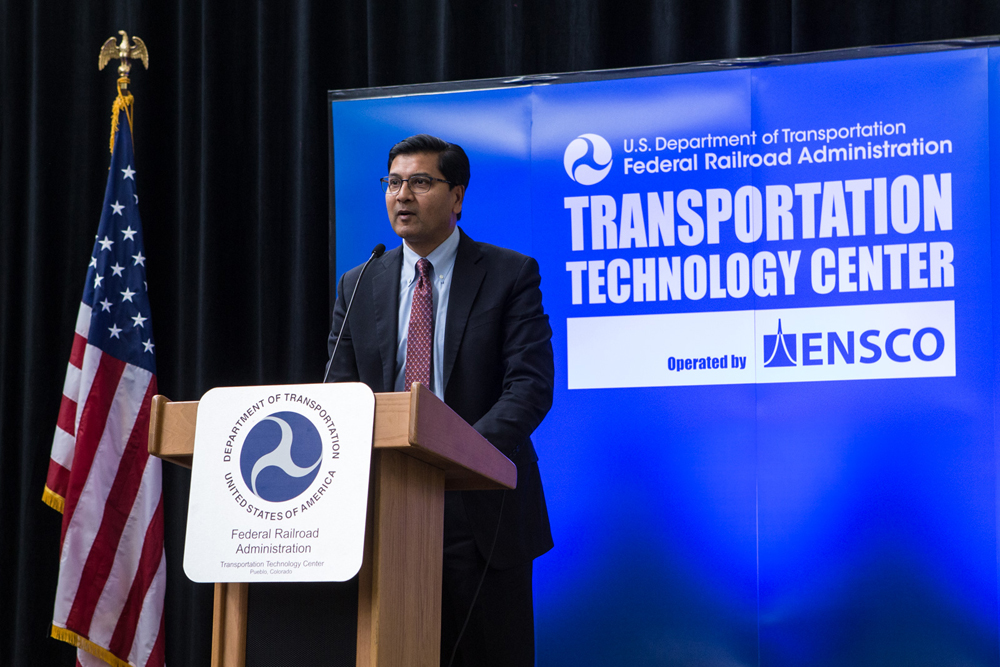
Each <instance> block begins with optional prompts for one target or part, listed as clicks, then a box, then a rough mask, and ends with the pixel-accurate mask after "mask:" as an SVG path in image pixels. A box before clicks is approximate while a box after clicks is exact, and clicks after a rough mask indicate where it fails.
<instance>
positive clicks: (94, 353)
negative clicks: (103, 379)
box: [74, 343, 104, 433]
mask: <svg viewBox="0 0 1000 667" xmlns="http://www.w3.org/2000/svg"><path fill="white" fill-rule="evenodd" d="M102 356H104V353H103V352H101V348H99V347H96V346H94V345H91V344H90V343H87V347H86V348H85V349H84V351H83V363H82V364H81V370H80V389H79V391H78V392H77V394H76V424H75V425H74V428H75V430H76V432H77V433H79V432H80V417H81V416H82V415H83V406H84V405H85V404H86V403H87V396H89V395H90V388H91V387H92V386H93V384H94V376H95V375H97V367H98V366H100V365H101V357H102Z"/></svg>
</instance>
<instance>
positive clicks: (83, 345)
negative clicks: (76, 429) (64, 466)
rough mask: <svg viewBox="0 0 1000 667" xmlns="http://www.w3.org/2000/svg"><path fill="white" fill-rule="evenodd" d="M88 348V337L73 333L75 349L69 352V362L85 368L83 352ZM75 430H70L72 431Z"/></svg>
mask: <svg viewBox="0 0 1000 667" xmlns="http://www.w3.org/2000/svg"><path fill="white" fill-rule="evenodd" d="M86 350H87V338H86V337H85V336H81V335H80V334H74V335H73V349H72V350H70V353H69V363H71V364H73V365H74V366H76V367H77V368H83V353H84V352H85V351H86ZM72 432H73V431H70V433H72Z"/></svg>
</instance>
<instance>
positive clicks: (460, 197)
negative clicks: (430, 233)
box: [451, 185, 465, 215]
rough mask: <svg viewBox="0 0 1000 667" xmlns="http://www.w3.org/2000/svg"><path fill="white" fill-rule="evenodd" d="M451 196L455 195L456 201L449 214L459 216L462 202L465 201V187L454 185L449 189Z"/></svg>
mask: <svg viewBox="0 0 1000 667" xmlns="http://www.w3.org/2000/svg"><path fill="white" fill-rule="evenodd" d="M451 192H452V194H453V195H456V194H457V199H456V200H455V202H454V203H453V204H452V206H451V212H452V213H454V214H455V215H459V214H460V213H461V212H462V202H463V201H465V186H464V185H456V186H455V187H453V188H452V189H451Z"/></svg>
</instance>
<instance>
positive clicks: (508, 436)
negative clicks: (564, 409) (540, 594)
mask: <svg viewBox="0 0 1000 667" xmlns="http://www.w3.org/2000/svg"><path fill="white" fill-rule="evenodd" d="M388 168H389V175H388V176H387V177H385V178H383V179H382V184H383V190H384V191H385V205H386V210H387V212H388V214H389V222H390V223H391V225H392V228H393V231H395V232H396V234H397V235H398V236H399V237H400V238H402V239H403V244H402V245H401V246H400V247H398V248H395V249H393V250H391V251H389V252H387V253H385V254H384V255H383V256H382V257H381V258H379V259H376V260H374V261H373V262H372V263H371V266H370V267H369V268H368V271H367V272H366V273H365V274H364V277H363V279H362V281H361V283H360V285H358V287H357V289H358V290H359V293H358V299H357V300H356V301H355V303H354V306H353V309H352V311H351V314H350V318H349V320H348V322H347V326H346V328H345V329H344V333H343V336H342V338H341V341H340V346H339V349H338V351H337V356H336V358H335V359H334V360H333V361H332V364H333V365H332V368H330V378H331V379H332V380H334V381H358V380H360V381H361V382H364V383H365V384H367V385H368V386H369V387H371V388H372V390H373V391H376V392H379V391H406V390H408V388H409V386H410V382H412V381H414V380H416V381H421V382H424V383H425V384H428V386H429V387H430V389H431V390H432V391H433V392H434V393H435V394H437V395H438V396H439V397H440V398H442V400H444V402H445V403H447V404H448V405H449V406H451V408H452V409H453V410H455V412H456V413H458V414H459V415H460V416H461V417H462V418H463V419H465V420H466V421H467V422H469V423H470V424H472V425H473V427H474V428H475V429H476V430H477V431H478V432H479V433H481V434H482V435H483V436H484V437H485V438H486V439H487V440H489V441H490V442H491V443H492V444H493V445H494V446H495V447H496V448H497V449H499V450H500V451H501V452H503V453H504V454H505V455H506V456H507V457H508V458H510V459H511V460H512V461H513V462H514V463H515V464H516V465H517V488H516V489H515V490H513V491H462V492H457V491H449V492H447V493H446V494H445V524H444V573H443V575H444V576H443V586H442V614H441V616H442V618H441V664H442V665H447V664H449V660H450V659H451V657H452V653H453V652H455V661H454V663H452V664H454V665H475V666H477V667H478V666H480V665H497V666H503V667H517V666H519V665H524V666H531V665H533V664H534V616H533V611H532V595H531V573H532V560H533V559H534V558H536V557H538V556H540V555H541V554H543V553H545V552H546V551H548V550H549V549H550V548H551V547H552V536H551V533H550V531H549V520H548V513H547V512H546V508H545V499H544V497H543V494H542V485H541V480H540V478H539V474H538V465H537V460H538V458H537V456H536V455H535V449H534V447H533V446H532V443H531V440H530V439H529V436H530V435H531V433H532V431H534V430H535V428H536V427H537V426H538V424H539V423H541V421H542V418H543V417H544V416H545V414H546V413H547V412H548V410H549V407H550V406H551V404H552V384H553V374H554V372H553V364H552V345H551V341H550V339H551V337H552V331H551V329H550V328H549V322H548V316H547V315H545V313H544V312H543V310H542V293H541V291H540V289H539V283H540V280H541V279H540V277H539V274H538V263H537V262H536V261H535V260H533V259H532V258H530V257H527V256H525V255H522V254H520V253H517V252H514V251H512V250H507V249H504V248H498V247H496V246H492V245H488V244H485V243H477V242H475V241H473V240H472V239H470V238H469V237H468V236H466V234H465V233H464V232H463V231H462V230H461V229H459V228H458V227H457V223H458V220H459V219H460V218H461V216H462V204H463V201H464V198H465V190H466V188H467V187H468V184H469V176H470V171H469V160H468V157H466V155H465V151H463V150H462V148H461V147H460V146H457V145H455V144H450V143H448V142H445V141H442V140H441V139H438V138H436V137H431V136H428V135H425V134H420V135H416V136H413V137H410V138H408V139H405V140H403V141H401V142H400V143H398V144H396V145H395V146H393V148H392V150H390V151H389V165H388ZM360 269H361V267H355V268H354V269H351V270H350V271H348V272H347V273H345V274H344V275H343V277H342V278H341V280H340V284H339V286H338V288H337V302H336V305H335V307H334V311H333V328H332V332H333V333H331V336H330V341H329V344H330V350H331V351H332V350H333V346H334V344H335V342H336V339H335V336H336V332H338V331H340V327H341V323H342V322H343V318H344V311H345V308H346V304H347V303H348V302H349V301H350V299H351V296H352V293H353V291H354V289H355V285H356V284H357V281H358V275H359V273H360ZM484 573H485V574H484ZM480 581H481V582H482V585H481V588H480ZM477 590H478V594H477ZM473 601H475V605H474V606H473ZM470 609H471V610H472V611H471V614H470ZM467 616H468V624H467V626H466V627H465V630H464V633H463V632H462V628H463V625H465V623H466V617H467ZM460 635H461V641H460V642H458V644H457V647H456V641H457V640H458V639H459V636H460Z"/></svg>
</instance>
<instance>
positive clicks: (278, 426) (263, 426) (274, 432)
mask: <svg viewBox="0 0 1000 667" xmlns="http://www.w3.org/2000/svg"><path fill="white" fill-rule="evenodd" d="M322 460H323V442H322V439H321V438H320V435H319V431H318V430H316V427H315V426H314V425H313V424H312V422H310V421H309V420H308V419H307V418H306V417H304V416H303V415H300V414H299V413H297V412H289V411H285V412H275V413H273V414H271V415H268V416H267V417H264V418H263V419H262V420H261V421H259V422H258V423H257V424H256V425H255V426H254V427H253V428H251V429H250V431H249V432H248V433H247V437H246V440H244V441H243V451H242V452H240V473H241V474H242V477H243V482H244V483H245V484H246V485H247V487H249V489H250V492H251V493H253V494H254V495H255V496H257V497H258V498H261V499H263V500H268V501H270V502H272V503H280V502H284V501H286V500H291V499H292V498H297V497H298V496H300V495H302V494H303V493H304V492H305V491H306V489H308V488H309V485H310V484H312V482H313V480H314V479H316V475H317V474H318V473H319V464H320V462H321V461H322Z"/></svg>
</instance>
